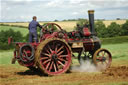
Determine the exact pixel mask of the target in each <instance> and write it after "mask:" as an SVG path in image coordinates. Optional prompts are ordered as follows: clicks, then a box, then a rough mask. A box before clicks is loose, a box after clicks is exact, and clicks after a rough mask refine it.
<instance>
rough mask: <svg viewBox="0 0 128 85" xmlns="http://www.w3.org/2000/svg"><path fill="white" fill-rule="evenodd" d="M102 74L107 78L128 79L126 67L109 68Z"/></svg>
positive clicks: (127, 68)
mask: <svg viewBox="0 0 128 85" xmlns="http://www.w3.org/2000/svg"><path fill="white" fill-rule="evenodd" d="M102 73H103V74H106V75H108V76H114V77H124V78H125V77H128V67H127V66H119V67H111V68H108V69H107V70H105V71H104V72H102Z"/></svg>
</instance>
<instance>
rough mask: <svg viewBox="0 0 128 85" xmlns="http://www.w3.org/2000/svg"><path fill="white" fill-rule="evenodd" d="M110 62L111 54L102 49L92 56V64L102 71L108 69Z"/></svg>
mask: <svg viewBox="0 0 128 85" xmlns="http://www.w3.org/2000/svg"><path fill="white" fill-rule="evenodd" d="M111 62H112V56H111V53H110V52H109V51H108V50H106V49H103V48H100V49H98V50H97V51H96V52H95V53H94V55H93V63H94V64H95V65H96V66H99V67H102V68H104V69H106V68H108V67H110V65H111Z"/></svg>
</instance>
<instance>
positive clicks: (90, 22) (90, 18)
mask: <svg viewBox="0 0 128 85" xmlns="http://www.w3.org/2000/svg"><path fill="white" fill-rule="evenodd" d="M88 15H89V25H90V31H91V34H92V35H95V29H94V10H88Z"/></svg>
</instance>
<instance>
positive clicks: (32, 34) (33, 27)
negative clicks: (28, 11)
mask: <svg viewBox="0 0 128 85" xmlns="http://www.w3.org/2000/svg"><path fill="white" fill-rule="evenodd" d="M36 20H37V17H36V16H33V20H32V21H31V22H30V23H29V27H28V29H29V42H33V39H34V41H36V42H38V39H37V26H38V27H40V28H42V26H41V25H40V24H39V23H38V22H37V21H36Z"/></svg>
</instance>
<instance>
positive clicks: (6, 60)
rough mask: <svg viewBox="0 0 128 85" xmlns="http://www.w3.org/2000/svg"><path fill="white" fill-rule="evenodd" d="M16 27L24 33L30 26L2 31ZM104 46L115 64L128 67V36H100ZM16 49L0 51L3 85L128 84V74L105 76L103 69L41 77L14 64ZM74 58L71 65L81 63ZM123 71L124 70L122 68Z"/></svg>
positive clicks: (114, 65)
mask: <svg viewBox="0 0 128 85" xmlns="http://www.w3.org/2000/svg"><path fill="white" fill-rule="evenodd" d="M9 29H13V30H14V31H20V32H21V33H22V34H23V35H24V36H26V34H27V33H28V29H26V28H21V27H9V26H0V31H1V30H9ZM101 41H102V48H105V49H107V50H109V51H110V52H111V54H112V66H111V67H117V68H118V66H128V36H119V37H112V38H101ZM12 58H13V49H11V50H0V85H128V77H122V76H121V77H119V76H117V77H114V76H106V75H103V74H102V73H101V72H98V73H95V72H94V73H88V72H82V73H81V72H72V73H65V74H61V75H59V76H52V77H50V76H46V77H45V76H40V75H39V74H38V73H33V72H32V71H30V70H28V68H26V67H23V66H20V65H19V64H18V63H16V64H11V59H12ZM76 61H77V59H73V62H72V65H74V64H76V63H78V61H77V62H76ZM122 72H123V71H122Z"/></svg>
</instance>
